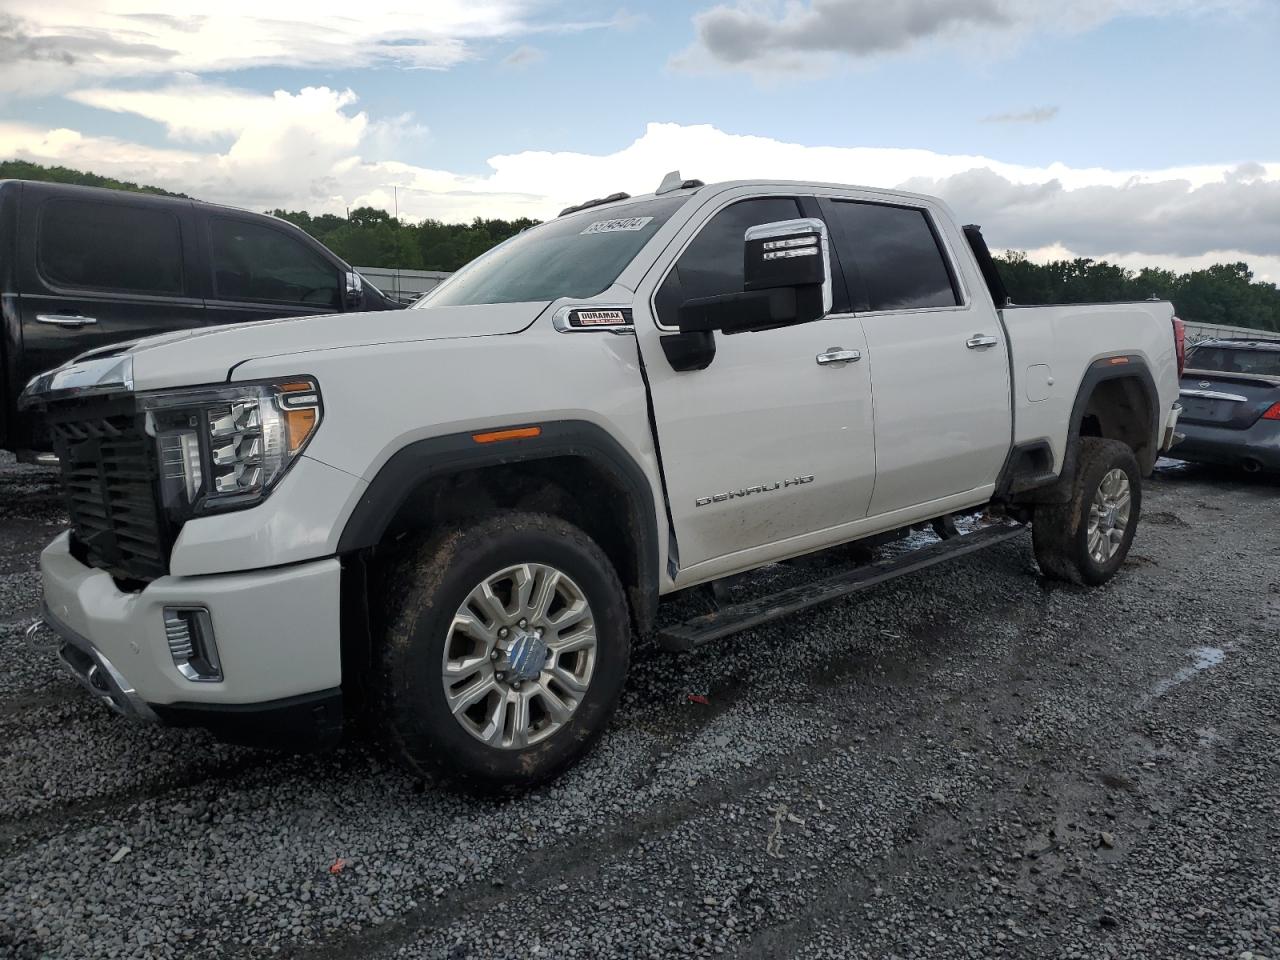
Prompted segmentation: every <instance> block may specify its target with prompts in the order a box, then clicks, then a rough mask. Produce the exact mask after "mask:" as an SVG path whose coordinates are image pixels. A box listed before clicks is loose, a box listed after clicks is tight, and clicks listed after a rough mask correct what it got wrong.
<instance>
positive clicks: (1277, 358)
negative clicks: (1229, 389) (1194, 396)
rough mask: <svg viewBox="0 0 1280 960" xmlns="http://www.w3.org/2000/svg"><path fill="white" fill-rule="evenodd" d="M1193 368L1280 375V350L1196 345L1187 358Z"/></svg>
mask: <svg viewBox="0 0 1280 960" xmlns="http://www.w3.org/2000/svg"><path fill="white" fill-rule="evenodd" d="M1187 366H1188V367H1190V368H1192V369H1193V370H1209V371H1213V372H1217V373H1243V374H1246V375H1247V374H1254V375H1255V376H1263V377H1280V350H1241V349H1239V348H1235V347H1196V348H1195V349H1194V350H1192V351H1191V356H1189V357H1188V358H1187Z"/></svg>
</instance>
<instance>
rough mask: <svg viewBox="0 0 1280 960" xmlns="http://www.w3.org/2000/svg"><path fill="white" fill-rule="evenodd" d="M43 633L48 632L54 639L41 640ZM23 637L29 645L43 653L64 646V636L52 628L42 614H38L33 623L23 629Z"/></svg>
mask: <svg viewBox="0 0 1280 960" xmlns="http://www.w3.org/2000/svg"><path fill="white" fill-rule="evenodd" d="M41 633H48V634H49V636H50V637H51V638H52V639H50V640H40V639H39V637H40V634H41ZM23 637H24V638H25V639H26V641H27V646H28V647H30V648H31V649H33V650H38V651H40V652H41V653H48V652H49V651H50V650H57V649H58V648H59V647H60V646H62V638H61V637H60V636H58V634H57V633H56V632H54V631H53V630H52V629H50V627H49V624H48V623H46V622H45V619H44V617H42V616H38V617H36V618H35V619H34V620H32V621H31V625H30V626H28V627H27V629H26V630H24V631H23Z"/></svg>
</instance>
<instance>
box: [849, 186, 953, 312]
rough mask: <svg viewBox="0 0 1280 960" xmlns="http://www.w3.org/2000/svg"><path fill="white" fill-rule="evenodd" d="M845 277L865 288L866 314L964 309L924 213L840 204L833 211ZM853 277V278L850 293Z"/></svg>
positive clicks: (880, 204)
mask: <svg viewBox="0 0 1280 960" xmlns="http://www.w3.org/2000/svg"><path fill="white" fill-rule="evenodd" d="M829 209H830V210H831V216H832V219H833V220H834V223H833V224H832V226H833V228H834V232H835V235H836V237H835V242H836V247H837V249H838V250H839V252H840V260H841V262H842V263H843V264H844V265H845V270H846V273H848V271H849V267H850V265H851V264H852V265H853V266H855V267H856V271H857V273H858V274H860V275H861V281H862V285H863V286H864V287H865V300H866V306H865V309H868V310H909V309H924V308H926V307H954V306H957V305H958V304H959V303H960V297H959V295H958V293H957V291H956V286H955V282H954V280H953V279H952V275H951V271H950V269H948V267H947V261H946V258H945V257H944V256H943V253H942V247H941V245H940V244H939V243H938V237H937V235H936V234H935V233H934V231H933V225H932V224H931V223H930V222H929V218H928V216H927V215H926V214H925V212H924V211H923V210H918V209H915V208H913V207H893V206H888V205H886V204H882V203H860V202H855V201H852V200H837V201H834V202H832V203H831V204H830V205H829ZM854 282H855V281H854V277H853V276H852V275H850V276H849V285H850V288H851V289H850V292H852V287H853V285H854Z"/></svg>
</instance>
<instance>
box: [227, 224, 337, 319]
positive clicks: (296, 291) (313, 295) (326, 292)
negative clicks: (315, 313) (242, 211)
mask: <svg viewBox="0 0 1280 960" xmlns="http://www.w3.org/2000/svg"><path fill="white" fill-rule="evenodd" d="M209 236H210V245H211V249H212V254H213V288H214V296H215V297H216V298H217V299H219V300H259V301H264V302H268V303H292V304H301V305H304V306H311V307H327V308H330V309H335V310H336V309H337V308H338V307H340V306H341V304H342V299H341V285H340V280H341V277H340V272H339V270H338V268H337V267H335V266H334V265H333V264H332V263H330V262H329V261H328V260H326V259H325V258H324V257H322V256H320V255H319V254H317V253H316V252H315V251H314V250H312V249H311V248H310V247H308V246H307V245H306V244H304V243H303V242H302V241H300V240H298V239H297V238H296V237H291V236H289V234H288V233H286V232H285V231H283V230H276V229H273V228H272V227H269V226H265V225H263V224H259V223H253V222H251V221H248V220H238V219H235V218H233V217H213V218H211V219H210V221H209Z"/></svg>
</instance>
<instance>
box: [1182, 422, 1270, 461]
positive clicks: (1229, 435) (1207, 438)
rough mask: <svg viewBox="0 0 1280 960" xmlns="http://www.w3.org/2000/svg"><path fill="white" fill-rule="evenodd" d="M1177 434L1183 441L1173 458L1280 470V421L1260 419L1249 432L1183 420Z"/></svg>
mask: <svg viewBox="0 0 1280 960" xmlns="http://www.w3.org/2000/svg"><path fill="white" fill-rule="evenodd" d="M1178 432H1179V433H1181V434H1182V435H1183V439H1182V442H1180V443H1179V444H1178V445H1177V446H1176V447H1175V448H1174V449H1173V452H1172V453H1171V456H1174V457H1176V458H1177V459H1179V460H1191V461H1194V462H1196V463H1215V464H1221V465H1223V466H1232V467H1234V466H1244V465H1247V464H1250V463H1254V464H1257V465H1259V466H1261V467H1262V468H1263V469H1264V470H1275V471H1280V420H1259V421H1258V422H1257V423H1255V424H1254V425H1253V426H1252V427H1250V428H1249V429H1248V430H1230V429H1227V428H1226V427H1214V426H1208V425H1206V424H1199V423H1187V422H1186V421H1185V420H1184V421H1183V422H1182V424H1181V425H1180V426H1179V427H1178Z"/></svg>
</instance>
